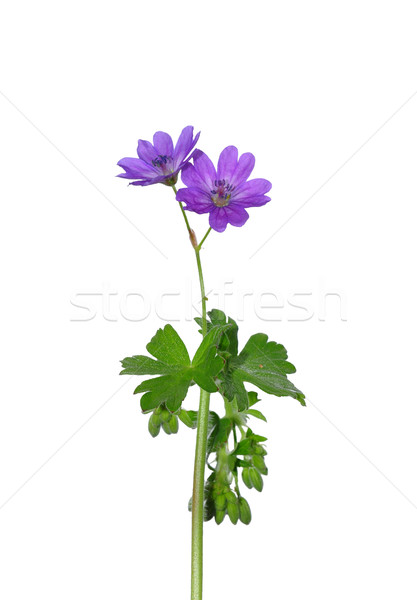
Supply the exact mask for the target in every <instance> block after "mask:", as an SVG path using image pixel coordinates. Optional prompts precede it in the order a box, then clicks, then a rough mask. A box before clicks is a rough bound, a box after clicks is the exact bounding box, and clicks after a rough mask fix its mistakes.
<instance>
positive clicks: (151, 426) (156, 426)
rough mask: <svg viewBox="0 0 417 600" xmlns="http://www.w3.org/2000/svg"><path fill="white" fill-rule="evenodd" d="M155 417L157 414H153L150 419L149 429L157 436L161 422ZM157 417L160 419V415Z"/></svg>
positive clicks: (152, 434)
mask: <svg viewBox="0 0 417 600" xmlns="http://www.w3.org/2000/svg"><path fill="white" fill-rule="evenodd" d="M154 417H155V415H151V416H150V419H149V421H148V431H149V433H150V434H151V436H152V437H156V436H157V435H158V434H159V430H160V429H161V424H160V423H159V422H155V421H156V419H154ZM157 419H158V421H159V417H158V416H157Z"/></svg>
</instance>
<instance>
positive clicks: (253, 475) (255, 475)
mask: <svg viewBox="0 0 417 600" xmlns="http://www.w3.org/2000/svg"><path fill="white" fill-rule="evenodd" d="M249 477H250V480H251V483H252V485H253V487H254V488H255V490H258V492H262V489H263V487H264V482H263V479H262V475H261V474H260V473H259V471H257V470H256V469H255V468H254V467H251V468H250V469H249Z"/></svg>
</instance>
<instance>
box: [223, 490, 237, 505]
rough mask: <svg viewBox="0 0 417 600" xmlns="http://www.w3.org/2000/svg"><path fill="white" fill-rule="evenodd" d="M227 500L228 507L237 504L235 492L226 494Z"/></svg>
mask: <svg viewBox="0 0 417 600" xmlns="http://www.w3.org/2000/svg"><path fill="white" fill-rule="evenodd" d="M225 498H226V500H227V505H229V504H237V498H236V496H235V494H234V492H232V491H229V492H227V493H226V494H225Z"/></svg>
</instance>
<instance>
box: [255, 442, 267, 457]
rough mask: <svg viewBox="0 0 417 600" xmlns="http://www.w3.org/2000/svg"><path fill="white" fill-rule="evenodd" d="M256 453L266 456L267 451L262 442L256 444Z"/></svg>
mask: <svg viewBox="0 0 417 600" xmlns="http://www.w3.org/2000/svg"><path fill="white" fill-rule="evenodd" d="M255 454H260V455H261V456H265V455H266V454H267V451H266V450H265V448H264V447H263V446H261V444H257V445H256V446H255Z"/></svg>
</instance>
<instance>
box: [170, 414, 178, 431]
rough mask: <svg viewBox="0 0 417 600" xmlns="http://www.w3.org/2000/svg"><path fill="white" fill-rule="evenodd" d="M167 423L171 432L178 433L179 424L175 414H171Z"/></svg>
mask: <svg viewBox="0 0 417 600" xmlns="http://www.w3.org/2000/svg"><path fill="white" fill-rule="evenodd" d="M168 425H169V426H170V428H171V433H178V428H179V424H178V417H177V415H172V417H171V418H170V420H169V421H168Z"/></svg>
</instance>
